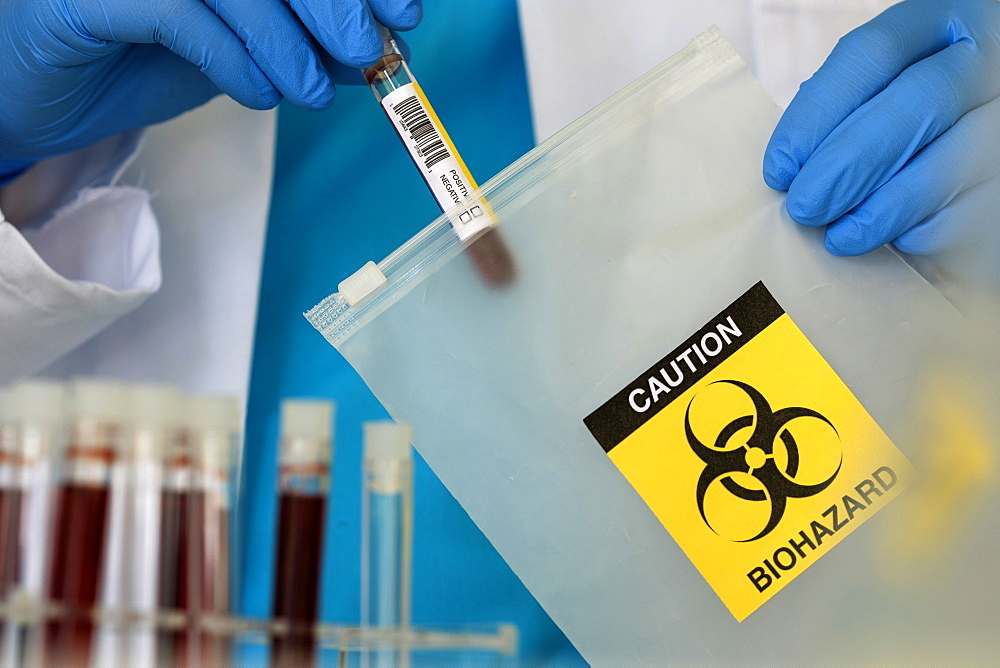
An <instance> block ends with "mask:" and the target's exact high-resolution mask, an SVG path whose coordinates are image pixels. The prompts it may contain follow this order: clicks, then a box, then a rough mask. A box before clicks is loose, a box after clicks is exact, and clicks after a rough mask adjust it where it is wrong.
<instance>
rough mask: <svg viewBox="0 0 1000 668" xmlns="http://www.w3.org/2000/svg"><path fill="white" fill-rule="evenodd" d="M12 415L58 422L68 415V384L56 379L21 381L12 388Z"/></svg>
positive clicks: (49, 422) (26, 419)
mask: <svg viewBox="0 0 1000 668" xmlns="http://www.w3.org/2000/svg"><path fill="white" fill-rule="evenodd" d="M10 396H11V411H12V417H13V419H16V420H22V421H24V422H43V423H48V424H58V423H60V422H62V421H63V420H64V419H65V416H66V412H65V411H66V385H65V384H63V383H60V382H58V381H54V380H42V379H32V380H25V381H21V382H20V383H18V384H17V385H15V386H14V387H13V388H11V390H10Z"/></svg>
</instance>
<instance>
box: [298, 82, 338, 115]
mask: <svg viewBox="0 0 1000 668" xmlns="http://www.w3.org/2000/svg"><path fill="white" fill-rule="evenodd" d="M336 98H337V88H336V86H334V85H333V84H332V83H329V81H328V83H327V85H326V86H324V87H323V88H321V89H319V90H317V91H315V92H314V93H312V94H311V95H310V96H309V98H308V99H307V100H306V101H305V102H304V103H303V104H301V105H299V106H301V107H304V108H306V109H316V110H319V109H329V108H330V106H332V105H333V101H334V100H335V99H336Z"/></svg>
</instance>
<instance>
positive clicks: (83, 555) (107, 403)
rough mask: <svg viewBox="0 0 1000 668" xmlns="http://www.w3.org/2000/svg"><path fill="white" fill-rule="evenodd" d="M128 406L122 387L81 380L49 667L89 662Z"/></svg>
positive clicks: (59, 530)
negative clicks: (114, 477) (115, 468)
mask: <svg viewBox="0 0 1000 668" xmlns="http://www.w3.org/2000/svg"><path fill="white" fill-rule="evenodd" d="M124 409H125V401H124V395H123V392H122V387H121V385H119V384H118V383H115V382H111V381H100V380H83V379H81V380H76V381H74V382H73V384H72V389H71V399H70V435H69V442H68V445H67V447H66V450H65V455H64V456H63V458H62V465H61V470H60V472H59V479H60V482H59V486H58V490H57V494H56V504H55V511H54V516H55V517H54V536H53V544H52V567H51V573H50V576H49V598H50V600H51V601H52V602H53V603H55V604H56V605H57V606H59V608H60V610H59V614H58V616H57V617H55V618H54V619H52V620H51V621H50V622H49V623H48V624H47V625H46V631H45V640H44V643H45V646H44V650H43V651H44V657H45V658H44V659H43V663H44V664H46V665H59V666H63V665H67V666H72V665H85V664H86V663H87V662H89V660H90V652H91V640H92V634H93V622H92V619H91V615H92V613H93V607H94V605H95V603H96V602H97V597H98V593H99V591H100V590H99V584H100V575H101V568H102V562H103V559H104V554H105V547H106V539H107V528H108V510H109V507H110V501H111V500H110V492H111V481H112V470H113V469H112V467H113V465H114V464H115V462H116V461H118V459H119V456H120V448H121V441H120V438H121V425H122V420H123V417H124V415H123V414H124Z"/></svg>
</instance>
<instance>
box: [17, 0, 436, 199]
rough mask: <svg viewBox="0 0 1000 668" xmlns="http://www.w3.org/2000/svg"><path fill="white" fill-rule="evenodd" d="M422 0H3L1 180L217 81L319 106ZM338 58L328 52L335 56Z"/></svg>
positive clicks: (252, 96) (250, 99)
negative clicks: (380, 30)
mask: <svg viewBox="0 0 1000 668" xmlns="http://www.w3.org/2000/svg"><path fill="white" fill-rule="evenodd" d="M421 15H422V9H421V0H3V1H2V2H0V31H2V33H0V34H2V35H3V37H2V39H0V184H2V182H3V181H4V179H5V177H6V180H10V178H11V176H12V175H16V174H17V173H19V171H22V170H23V169H24V168H25V167H27V166H28V165H30V164H31V163H32V162H33V161H36V160H38V159H40V158H44V157H47V156H52V155H57V154H59V153H65V152H67V151H71V150H74V149H78V148H81V147H83V146H86V145H88V144H91V143H93V142H95V141H97V140H98V139H101V138H104V137H108V136H111V135H115V134H118V133H120V132H123V131H125V130H130V129H133V128H138V127H142V126H145V125H149V124H152V123H157V122H160V121H164V120H166V119H168V118H172V117H173V116H176V115H178V114H181V113H183V112H185V111H187V110H189V109H192V108H194V107H196V106H198V105H200V104H202V103H204V102H206V101H208V100H209V99H210V98H212V97H213V96H215V95H217V94H218V93H219V92H220V91H221V92H223V93H226V94H228V95H230V96H231V97H232V98H233V99H235V100H236V101H237V102H240V103H241V104H244V105H246V106H248V107H251V108H254V109H267V108H270V107H273V106H275V105H276V104H278V102H279V101H280V100H281V98H282V97H286V98H288V100H289V101H290V102H292V103H294V104H297V105H300V106H303V107H310V108H324V107H327V106H329V105H330V104H331V103H332V102H333V96H334V87H333V81H337V82H340V81H353V82H359V83H363V79H362V78H361V77H360V75H359V73H358V71H357V68H358V67H362V66H365V65H369V64H371V63H372V62H374V61H375V60H377V59H378V58H379V56H381V55H382V40H381V38H380V36H379V33H378V31H377V29H376V27H375V25H374V21H375V20H376V19H377V20H378V21H380V22H381V23H383V24H384V25H385V26H387V27H388V28H390V29H394V30H408V29H411V28H413V27H415V26H416V25H417V23H418V22H419V21H420V18H421ZM338 61H339V62H338Z"/></svg>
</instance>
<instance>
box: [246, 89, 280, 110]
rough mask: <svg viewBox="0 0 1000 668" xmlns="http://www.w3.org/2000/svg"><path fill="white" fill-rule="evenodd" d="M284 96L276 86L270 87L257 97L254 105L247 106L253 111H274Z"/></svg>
mask: <svg viewBox="0 0 1000 668" xmlns="http://www.w3.org/2000/svg"><path fill="white" fill-rule="evenodd" d="M281 100H282V95H281V93H280V92H278V89H277V88H275V87H274V86H269V87H268V88H266V89H264V90H262V91H261V92H260V94H259V95H258V96H257V98H256V100H255V103H254V104H247V105H246V106H248V107H250V108H251V109H257V110H259V111H264V110H267V109H274V108H275V107H277V106H278V103H279V102H281Z"/></svg>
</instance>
